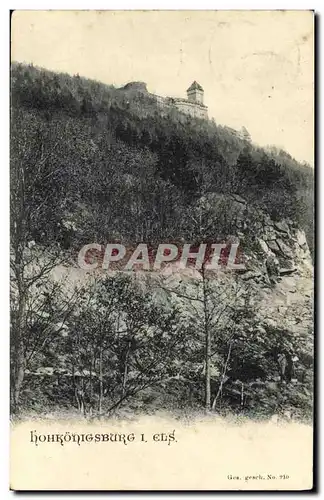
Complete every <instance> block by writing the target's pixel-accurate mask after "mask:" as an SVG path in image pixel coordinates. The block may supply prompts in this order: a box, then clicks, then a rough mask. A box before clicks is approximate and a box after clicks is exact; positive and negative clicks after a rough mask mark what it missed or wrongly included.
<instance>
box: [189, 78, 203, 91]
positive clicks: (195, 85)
mask: <svg viewBox="0 0 324 500" xmlns="http://www.w3.org/2000/svg"><path fill="white" fill-rule="evenodd" d="M191 90H200V91H201V92H203V91H204V89H203V88H202V86H201V85H199V83H198V82H196V80H195V81H194V82H192V84H191V85H190V87H189V88H188V89H187V92H190V91H191Z"/></svg>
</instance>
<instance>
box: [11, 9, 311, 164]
mask: <svg viewBox="0 0 324 500" xmlns="http://www.w3.org/2000/svg"><path fill="white" fill-rule="evenodd" d="M11 37H12V61H17V62H23V63H26V64H31V63H32V64H34V65H35V66H39V67H43V68H45V69H48V70H51V71H57V72H64V73H68V74H71V75H73V74H77V73H78V74H79V75H80V76H84V77H86V78H90V79H94V80H97V81H100V82H102V83H105V84H112V85H115V86H117V87H119V86H122V85H124V84H125V83H127V82H129V81H144V82H145V83H146V84H147V87H148V90H149V91H150V92H152V93H156V94H159V95H163V96H164V95H165V96H166V95H168V96H175V97H186V89H187V88H188V86H189V85H190V84H191V83H192V81H193V80H197V81H198V82H199V83H200V84H201V85H202V86H203V88H204V91H205V100H204V102H205V104H206V105H207V106H208V114H209V118H214V119H215V121H216V123H217V124H219V125H223V126H224V125H226V126H229V127H233V128H235V129H240V128H241V127H242V126H245V127H246V128H247V129H248V131H249V132H250V134H251V137H252V141H253V142H255V143H257V144H259V145H260V146H268V145H275V146H276V147H279V148H282V149H284V150H286V151H287V152H288V153H289V154H290V155H291V156H293V157H294V158H295V159H296V160H298V161H301V162H303V161H306V162H307V163H309V164H310V165H311V166H313V163H314V151H313V149H314V148H313V140H314V123H313V122H314V110H313V100H314V95H313V94H314V89H313V84H314V82H313V77H314V75H313V73H314V71H313V65H314V61H313V59H314V55H313V13H312V12H310V11H288V12H284V11H251V12H249V11H231V12H230V11H218V12H216V11H15V12H14V14H13V18H12V33H11ZM95 55H96V56H97V57H95Z"/></svg>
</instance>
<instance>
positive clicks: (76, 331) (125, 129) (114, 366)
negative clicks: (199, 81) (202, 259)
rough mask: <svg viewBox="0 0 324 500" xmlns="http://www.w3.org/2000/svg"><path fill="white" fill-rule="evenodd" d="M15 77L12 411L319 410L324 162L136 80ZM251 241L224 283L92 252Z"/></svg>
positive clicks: (32, 73)
mask: <svg viewBox="0 0 324 500" xmlns="http://www.w3.org/2000/svg"><path fill="white" fill-rule="evenodd" d="M11 77H12V80H11V92H12V94H11V95H12V99H11V254H12V255H11V257H12V278H11V295H12V297H11V321H12V325H11V335H12V341H11V350H12V352H11V379H12V394H11V402H12V408H13V409H14V411H15V412H17V413H18V412H19V411H20V410H24V411H27V412H36V413H42V412H47V413H48V412H51V411H54V410H57V409H60V410H62V411H63V409H64V411H70V409H71V408H76V407H77V408H78V411H79V412H81V413H83V414H84V415H85V416H89V415H93V414H94V415H102V414H109V415H110V414H111V413H112V412H114V411H117V410H120V409H121V408H122V407H123V409H125V410H127V411H130V412H137V411H139V412H143V411H144V412H150V411H155V410H156V409H161V408H162V409H169V410H170V409H171V410H172V411H180V412H181V411H187V410H188V411H190V410H197V411H200V410H201V408H202V407H205V409H206V410H207V411H217V412H219V413H221V412H225V413H226V412H234V413H240V414H242V413H243V414H245V415H247V416H252V417H258V418H259V417H262V418H263V417H269V416H271V415H273V414H274V413H279V414H280V415H283V414H284V413H285V412H286V413H287V412H288V413H289V415H293V416H294V417H295V418H298V419H303V418H306V419H307V418H310V417H311V414H312V363H313V361H312V359H313V349H312V347H313V324H312V284H313V281H312V280H313V266H312V257H311V252H312V249H313V183H314V178H313V171H312V169H311V168H310V167H308V166H307V165H304V164H300V163H298V162H296V161H295V160H294V159H293V158H291V156H290V155H289V154H288V153H286V152H284V151H281V150H277V149H276V148H273V147H272V148H271V147H269V148H267V149H262V148H259V147H257V146H256V145H254V144H252V143H251V142H250V140H249V139H248V138H247V139H246V140H244V139H240V138H239V137H237V136H236V135H235V134H233V133H232V132H231V130H230V129H229V128H227V127H225V126H224V127H223V126H220V125H217V124H216V123H215V122H214V121H213V120H211V121H210V120H209V121H204V120H199V119H193V118H189V117H188V116H185V115H183V114H181V113H179V112H178V111H177V110H175V109H171V110H162V111H161V109H160V108H159V107H158V106H157V104H156V102H155V100H154V99H153V98H152V97H151V96H150V95H149V94H146V93H145V92H142V91H138V92H137V91H134V89H133V88H132V89H131V90H129V89H128V88H127V86H126V88H123V89H117V88H114V87H113V86H109V85H104V84H101V83H98V82H94V81H91V80H87V79H84V78H81V77H79V76H78V75H77V76H73V77H72V76H69V75H66V74H57V73H53V72H49V71H47V70H42V69H38V68H35V67H33V66H25V65H22V64H16V63H14V64H13V65H12V76H11ZM260 126H262V123H261V124H260ZM237 239H238V240H239V241H240V246H241V247H242V251H243V253H244V258H245V262H246V269H245V270H244V271H241V272H238V273H235V272H228V273H227V272H223V271H221V272H220V274H219V276H218V279H215V280H211V279H209V278H208V276H206V274H205V270H204V268H203V267H202V268H201V269H199V270H198V276H196V277H195V278H194V279H188V280H187V279H185V278H183V277H181V276H180V277H179V276H177V275H176V274H175V277H174V281H173V282H172V283H170V282H167V283H165V282H164V281H163V277H159V278H156V277H155V278H154V277H153V276H147V274H150V273H146V275H145V273H144V275H145V276H144V277H143V276H141V277H140V276H138V277H137V276H136V279H133V278H130V277H129V276H125V275H123V274H122V273H121V274H120V275H119V273H117V275H113V276H110V275H108V274H107V275H105V274H104V273H102V274H100V273H98V274H96V273H94V274H91V273H89V274H87V273H85V272H84V271H83V270H82V269H78V267H77V264H76V257H77V254H78V252H79V250H80V248H81V247H82V245H84V244H88V243H92V242H96V243H99V244H101V245H106V244H107V243H111V242H121V243H123V244H125V245H126V246H129V247H132V246H134V245H135V244H136V243H138V242H145V243H147V244H149V245H152V246H154V245H157V244H159V243H167V242H174V243H178V244H183V243H184V242H189V243H191V244H193V245H195V244H199V243H201V242H206V243H210V242H213V243H215V242H218V241H229V240H231V241H236V240H237ZM282 359H285V360H286V361H285V363H286V364H285V366H283V364H282V363H281V362H280V361H279V360H282ZM280 363H281V364H280Z"/></svg>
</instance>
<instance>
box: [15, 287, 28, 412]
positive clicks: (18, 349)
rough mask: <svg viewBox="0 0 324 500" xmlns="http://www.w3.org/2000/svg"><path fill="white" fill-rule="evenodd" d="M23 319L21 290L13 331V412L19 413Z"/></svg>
mask: <svg viewBox="0 0 324 500" xmlns="http://www.w3.org/2000/svg"><path fill="white" fill-rule="evenodd" d="M25 318H26V297H25V293H24V291H23V290H21V289H20V290H19V305H18V318H17V324H16V327H14V328H15V331H14V338H13V345H14V367H13V381H12V382H13V397H12V399H13V411H14V412H15V413H17V412H18V411H19V397H20V391H21V388H22V384H23V381H24V377H25V368H26V366H25V364H26V358H25V344H24V332H25Z"/></svg>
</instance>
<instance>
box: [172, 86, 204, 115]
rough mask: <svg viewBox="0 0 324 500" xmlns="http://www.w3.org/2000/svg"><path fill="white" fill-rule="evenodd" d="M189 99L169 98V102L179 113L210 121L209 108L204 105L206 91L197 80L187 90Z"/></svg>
mask: <svg viewBox="0 0 324 500" xmlns="http://www.w3.org/2000/svg"><path fill="white" fill-rule="evenodd" d="M187 97H188V98H187V99H183V98H181V97H167V98H166V99H167V102H168V104H169V105H171V106H175V107H176V108H177V109H178V110H179V111H182V113H185V114H187V115H190V116H193V117H195V118H203V119H204V120H207V119H208V112H207V110H208V108H207V106H206V105H205V104H204V89H203V88H202V86H201V85H199V83H198V82H196V80H195V81H194V82H193V83H192V84H191V85H190V87H189V88H188V89H187Z"/></svg>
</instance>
